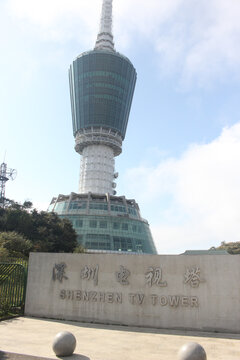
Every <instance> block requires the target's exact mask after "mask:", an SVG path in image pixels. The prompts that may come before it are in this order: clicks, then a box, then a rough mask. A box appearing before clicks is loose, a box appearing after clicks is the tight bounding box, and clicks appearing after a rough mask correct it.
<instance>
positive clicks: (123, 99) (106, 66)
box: [69, 50, 137, 139]
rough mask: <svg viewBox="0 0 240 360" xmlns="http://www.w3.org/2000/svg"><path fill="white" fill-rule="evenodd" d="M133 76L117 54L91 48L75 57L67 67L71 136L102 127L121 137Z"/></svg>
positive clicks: (126, 117)
mask: <svg viewBox="0 0 240 360" xmlns="http://www.w3.org/2000/svg"><path fill="white" fill-rule="evenodd" d="M136 78H137V74H136V70H135V68H134V67H133V65H132V63H131V62H130V61H129V60H128V59H127V58H126V57H124V56H123V55H121V54H119V53H115V52H109V51H102V50H101V51H100V50H94V51H89V52H86V53H83V54H81V55H80V56H79V57H77V58H76V60H74V61H73V63H72V65H71V66H70V69H69V83H70V97H71V108H72V121H73V133H74V136H75V135H76V133H77V132H78V131H81V130H83V129H86V128H90V127H103V128H109V129H112V130H114V131H116V132H118V133H119V134H120V135H121V137H122V139H124V137H125V133H126V129H127V123H128V117H129V112H130V108H131V103H132V98H133V93H134V88H135V84H136Z"/></svg>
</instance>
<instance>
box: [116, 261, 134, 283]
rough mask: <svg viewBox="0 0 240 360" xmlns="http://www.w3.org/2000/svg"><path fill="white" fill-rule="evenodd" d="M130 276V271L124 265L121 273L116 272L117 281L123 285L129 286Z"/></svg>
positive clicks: (121, 267)
mask: <svg viewBox="0 0 240 360" xmlns="http://www.w3.org/2000/svg"><path fill="white" fill-rule="evenodd" d="M130 274H131V273H130V271H129V270H128V269H126V268H125V267H124V266H122V265H120V271H116V272H115V275H116V279H117V281H118V282H119V283H120V284H121V285H128V284H129V281H128V279H127V278H128V277H129V275H130Z"/></svg>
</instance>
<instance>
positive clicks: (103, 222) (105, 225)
mask: <svg viewBox="0 0 240 360" xmlns="http://www.w3.org/2000/svg"><path fill="white" fill-rule="evenodd" d="M99 227H100V228H101V229H106V228H107V221H100V222H99Z"/></svg>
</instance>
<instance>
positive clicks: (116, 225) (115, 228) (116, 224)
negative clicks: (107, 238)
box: [113, 222, 120, 230]
mask: <svg viewBox="0 0 240 360" xmlns="http://www.w3.org/2000/svg"><path fill="white" fill-rule="evenodd" d="M113 229H114V230H118V229H120V224H119V223H118V222H114V223H113Z"/></svg>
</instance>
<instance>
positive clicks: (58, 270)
mask: <svg viewBox="0 0 240 360" xmlns="http://www.w3.org/2000/svg"><path fill="white" fill-rule="evenodd" d="M66 266H67V265H66V264H65V263H60V264H55V266H54V268H53V273H52V278H53V280H54V281H55V280H59V281H60V282H62V281H63V279H68V277H67V276H66V275H65V267H66Z"/></svg>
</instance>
